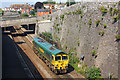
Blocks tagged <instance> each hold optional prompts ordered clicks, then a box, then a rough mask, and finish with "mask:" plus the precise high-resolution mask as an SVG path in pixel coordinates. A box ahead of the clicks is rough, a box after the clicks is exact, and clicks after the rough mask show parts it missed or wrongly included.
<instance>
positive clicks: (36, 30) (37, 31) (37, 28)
mask: <svg viewBox="0 0 120 80" xmlns="http://www.w3.org/2000/svg"><path fill="white" fill-rule="evenodd" d="M35 34H36V35H38V34H39V25H38V23H36V25H35Z"/></svg>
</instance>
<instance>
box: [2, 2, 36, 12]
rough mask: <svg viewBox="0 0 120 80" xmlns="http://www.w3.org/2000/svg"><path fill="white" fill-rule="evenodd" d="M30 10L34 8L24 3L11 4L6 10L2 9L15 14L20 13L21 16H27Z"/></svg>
mask: <svg viewBox="0 0 120 80" xmlns="http://www.w3.org/2000/svg"><path fill="white" fill-rule="evenodd" d="M32 9H34V6H31V5H30V4H28V3H25V4H13V5H11V6H10V7H8V8H4V11H16V12H17V11H21V13H22V14H23V13H27V14H29V13H30V11H31V10H32Z"/></svg>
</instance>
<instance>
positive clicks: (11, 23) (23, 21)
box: [1, 17, 37, 27]
mask: <svg viewBox="0 0 120 80" xmlns="http://www.w3.org/2000/svg"><path fill="white" fill-rule="evenodd" d="M36 20H37V17H31V18H18V19H8V20H2V21H1V27H9V26H14V25H18V24H19V25H24V24H35V23H36Z"/></svg>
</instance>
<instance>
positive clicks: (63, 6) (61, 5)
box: [54, 4, 67, 10]
mask: <svg viewBox="0 0 120 80" xmlns="http://www.w3.org/2000/svg"><path fill="white" fill-rule="evenodd" d="M65 7H67V5H66V4H55V8H54V9H58V10H59V9H63V8H65Z"/></svg>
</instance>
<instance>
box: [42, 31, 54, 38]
mask: <svg viewBox="0 0 120 80" xmlns="http://www.w3.org/2000/svg"><path fill="white" fill-rule="evenodd" d="M42 34H43V35H44V36H46V37H47V38H49V39H52V34H51V33H49V32H42Z"/></svg>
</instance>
